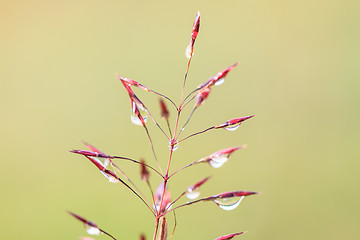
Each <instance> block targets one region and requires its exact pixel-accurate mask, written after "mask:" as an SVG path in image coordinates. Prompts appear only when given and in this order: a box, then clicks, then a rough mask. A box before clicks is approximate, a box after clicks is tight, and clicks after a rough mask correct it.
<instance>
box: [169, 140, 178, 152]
mask: <svg viewBox="0 0 360 240" xmlns="http://www.w3.org/2000/svg"><path fill="white" fill-rule="evenodd" d="M178 147H179V144H178V141H176V140H175V139H170V141H169V149H170V150H171V148H172V151H173V152H174V151H175V150H176V149H178Z"/></svg>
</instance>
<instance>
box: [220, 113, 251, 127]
mask: <svg viewBox="0 0 360 240" xmlns="http://www.w3.org/2000/svg"><path fill="white" fill-rule="evenodd" d="M252 117H255V115H251V116H246V117H240V118H233V119H230V120H228V121H226V122H225V123H223V124H219V125H216V126H215V128H224V127H228V126H232V125H237V124H241V123H242V122H243V121H245V120H248V119H250V118H252Z"/></svg>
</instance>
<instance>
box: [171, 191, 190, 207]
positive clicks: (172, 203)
mask: <svg viewBox="0 0 360 240" xmlns="http://www.w3.org/2000/svg"><path fill="white" fill-rule="evenodd" d="M185 194H186V191H185V192H183V193H182V194H180V196H179V197H178V198H177V199H175V200H174V201H172V202H171V203H170V204H169V207H168V208H167V209H166V210H168V209H169V208H170V207H171V206H172V205H174V204H175V203H176V202H177V201H179V200H180V199H181V198H182V197H183V196H184V195H185Z"/></svg>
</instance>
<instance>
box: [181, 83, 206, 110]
mask: <svg viewBox="0 0 360 240" xmlns="http://www.w3.org/2000/svg"><path fill="white" fill-rule="evenodd" d="M200 89H201V87H198V88H196V89H194V90H193V91H191V92H190V93H189V94H188V95H187V96H186V98H184V101H183V102H182V103H181V104H180V107H179V108H180V109H184V107H185V106H184V102H185V101H186V99H188V98H189V97H190V96H191V95H192V94H193V93H195V92H196V91H198V90H200ZM195 96H196V95H194V96H193V97H192V98H191V100H192V99H194V98H195ZM191 100H189V101H188V102H187V103H186V104H188V103H189V102H190V101H191ZM186 104H185V105H186Z"/></svg>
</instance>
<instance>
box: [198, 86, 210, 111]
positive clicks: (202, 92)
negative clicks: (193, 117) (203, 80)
mask: <svg viewBox="0 0 360 240" xmlns="http://www.w3.org/2000/svg"><path fill="white" fill-rule="evenodd" d="M209 94H210V87H206V88H203V89H201V90H200V91H199V92H198V94H197V96H196V100H195V107H199V106H200V105H202V104H203V103H204V101H205V100H206V98H207V97H208V96H209Z"/></svg>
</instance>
